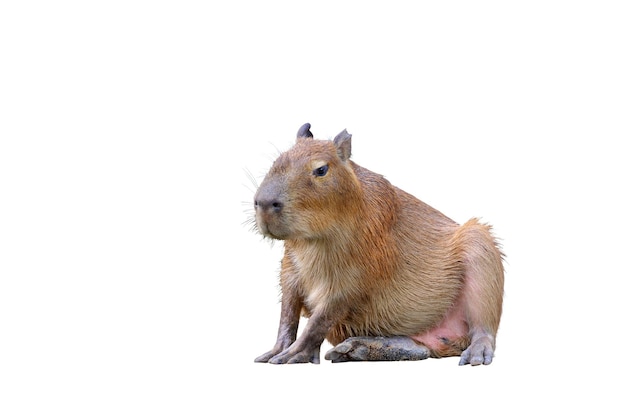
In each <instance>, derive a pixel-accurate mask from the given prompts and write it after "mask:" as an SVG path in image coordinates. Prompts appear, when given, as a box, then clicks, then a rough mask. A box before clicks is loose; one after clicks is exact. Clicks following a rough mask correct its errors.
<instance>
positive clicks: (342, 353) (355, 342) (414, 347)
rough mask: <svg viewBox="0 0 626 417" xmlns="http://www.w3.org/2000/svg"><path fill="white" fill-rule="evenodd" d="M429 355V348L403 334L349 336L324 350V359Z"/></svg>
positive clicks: (398, 358) (410, 358) (403, 358)
mask: <svg viewBox="0 0 626 417" xmlns="http://www.w3.org/2000/svg"><path fill="white" fill-rule="evenodd" d="M429 356H430V350H429V349H428V348H427V347H425V346H423V345H420V344H417V343H415V342H414V341H413V340H412V339H411V338H409V337H405V336H393V337H373V336H361V337H350V338H348V339H346V340H344V341H343V342H341V343H339V344H338V345H337V346H335V347H334V348H333V349H331V350H329V351H328V352H326V356H325V358H326V360H331V361H333V362H349V361H416V360H420V359H426V358H428V357H429Z"/></svg>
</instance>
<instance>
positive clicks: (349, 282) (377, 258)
mask: <svg viewBox="0 0 626 417" xmlns="http://www.w3.org/2000/svg"><path fill="white" fill-rule="evenodd" d="M310 127H311V126H310V124H308V123H307V124H305V125H303V126H302V127H301V128H300V130H299V131H298V133H297V139H296V143H295V145H294V146H293V147H292V148H291V149H289V150H288V151H286V152H283V153H282V154H280V156H279V157H278V158H277V159H276V160H275V162H274V164H273V165H272V167H271V169H270V170H269V172H268V173H267V175H266V176H265V178H264V179H263V181H262V183H261V184H260V186H259V187H258V189H257V191H256V194H255V196H254V209H255V218H254V222H255V228H256V229H257V230H258V231H259V232H260V233H261V234H262V235H263V236H265V237H267V238H270V239H277V240H282V241H283V242H284V255H283V258H282V262H281V270H280V287H281V292H282V300H281V316H280V324H279V328H278V338H277V340H276V344H275V346H274V347H273V348H272V350H270V351H269V352H267V353H265V354H263V355H261V356H259V357H258V358H257V359H256V361H257V362H270V363H275V364H282V363H306V362H312V363H319V362H320V345H321V344H322V342H323V341H324V339H327V340H328V341H329V342H330V343H331V344H332V345H334V347H333V348H332V349H331V350H329V351H328V352H327V353H326V356H325V358H326V359H328V360H331V361H332V362H345V361H384V360H417V359H425V358H428V357H434V358H439V357H447V356H460V362H459V364H460V365H465V364H472V365H480V364H484V365H488V364H490V363H491V361H492V359H493V355H494V350H495V344H496V332H497V331H498V326H499V323H500V316H501V313H502V298H503V293H504V268H503V263H502V261H503V254H502V252H501V251H500V245H499V243H498V242H497V240H496V239H495V238H494V237H493V236H492V233H491V227H490V226H488V225H485V224H482V223H480V222H479V221H478V220H476V219H471V220H469V221H468V222H467V223H465V224H463V225H459V224H458V223H456V222H454V221H453V220H451V219H449V218H448V217H446V216H445V215H443V214H442V213H440V212H439V211H437V210H435V209H434V208H432V207H430V206H429V205H427V204H425V203H423V202H422V201H420V200H418V199H417V198H415V197H413V196H412V195H410V194H408V193H406V192H404V191H402V190H400V189H399V188H397V187H395V186H393V185H391V184H390V183H389V182H388V181H387V180H386V179H385V178H384V177H383V176H382V175H379V174H376V173H374V172H371V171H369V170H367V169H365V168H363V167H361V166H359V165H357V164H356V163H354V162H353V161H352V160H351V159H350V155H351V140H352V136H351V135H350V134H349V133H348V132H347V131H346V130H344V131H342V132H341V133H339V134H338V135H337V136H336V137H335V138H334V140H332V141H331V140H318V139H314V138H313V134H312V133H311V131H310ZM301 315H303V316H305V317H308V318H309V319H308V322H307V325H306V327H305V328H304V330H303V332H302V334H301V335H300V337H298V338H296V336H297V330H298V324H299V322H300V316H301Z"/></svg>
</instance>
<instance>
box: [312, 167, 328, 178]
mask: <svg viewBox="0 0 626 417" xmlns="http://www.w3.org/2000/svg"><path fill="white" fill-rule="evenodd" d="M327 172H328V165H324V166H321V167H319V168H317V169H314V170H313V175H315V176H316V177H323V176H324V175H326V173H327Z"/></svg>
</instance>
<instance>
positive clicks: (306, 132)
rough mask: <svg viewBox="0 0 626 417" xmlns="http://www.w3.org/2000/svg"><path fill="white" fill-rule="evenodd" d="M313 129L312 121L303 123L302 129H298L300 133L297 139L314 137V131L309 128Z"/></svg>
mask: <svg viewBox="0 0 626 417" xmlns="http://www.w3.org/2000/svg"><path fill="white" fill-rule="evenodd" d="M309 129H311V123H305V124H303V125H302V127H301V128H300V129H298V134H297V135H296V138H297V139H300V138H312V137H313V133H311V131H310V130H309Z"/></svg>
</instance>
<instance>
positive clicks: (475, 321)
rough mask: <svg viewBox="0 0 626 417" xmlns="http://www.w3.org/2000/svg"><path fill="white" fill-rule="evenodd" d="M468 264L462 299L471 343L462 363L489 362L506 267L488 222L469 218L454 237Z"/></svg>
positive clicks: (462, 355)
mask: <svg viewBox="0 0 626 417" xmlns="http://www.w3.org/2000/svg"><path fill="white" fill-rule="evenodd" d="M454 245H455V246H456V249H457V250H460V252H461V253H462V259H463V261H464V264H465V274H464V280H465V285H464V293H463V297H462V300H463V303H464V309H465V314H466V318H467V324H468V328H469V337H470V345H469V347H467V349H465V350H464V351H463V353H462V354H461V359H460V361H459V365H467V364H471V365H489V364H490V363H491V361H492V360H493V352H494V350H495V347H496V332H497V331H498V326H499V324H500V316H501V314H502V298H503V295H504V268H503V266H502V256H503V255H502V253H501V252H500V249H499V248H498V245H497V243H496V241H495V240H494V238H493V237H492V235H491V233H490V228H489V226H486V225H483V224H480V223H478V221H476V220H475V219H472V220H470V221H469V222H467V223H466V224H464V225H463V226H461V228H460V229H459V231H458V232H457V234H456V236H455V240H454Z"/></svg>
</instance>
